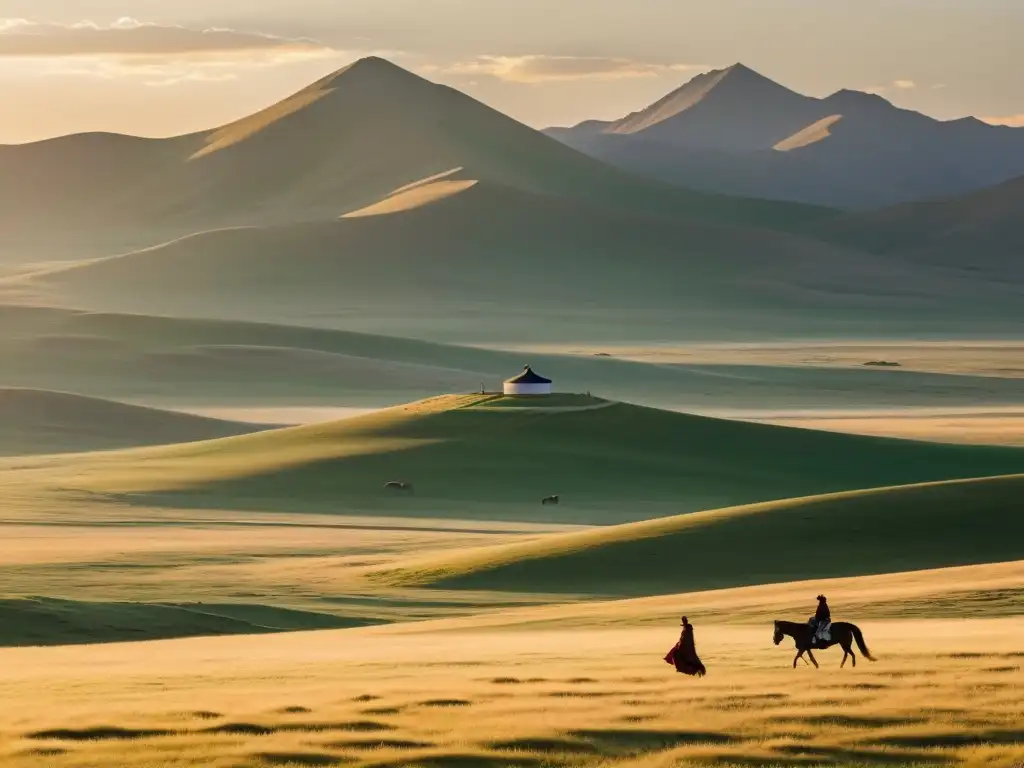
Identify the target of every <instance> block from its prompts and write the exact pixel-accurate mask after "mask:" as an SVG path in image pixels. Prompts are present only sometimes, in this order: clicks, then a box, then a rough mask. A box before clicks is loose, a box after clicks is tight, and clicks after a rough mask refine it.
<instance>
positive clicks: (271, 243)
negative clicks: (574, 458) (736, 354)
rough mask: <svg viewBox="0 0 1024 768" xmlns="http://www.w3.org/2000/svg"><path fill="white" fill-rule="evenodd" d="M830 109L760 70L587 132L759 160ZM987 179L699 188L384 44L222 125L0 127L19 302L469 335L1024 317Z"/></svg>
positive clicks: (611, 333) (0, 180)
mask: <svg viewBox="0 0 1024 768" xmlns="http://www.w3.org/2000/svg"><path fill="white" fill-rule="evenodd" d="M742 93H748V94H752V96H751V100H748V101H747V102H744V101H743V100H742V99H739V98H738V97H737V96H736V95H735V94H742ZM731 94H732V95H731ZM727 97H728V98H727ZM829 101H830V100H823V101H822V102H820V103H822V104H823V103H825V102H829ZM836 101H839V102H843V101H849V102H850V103H856V104H858V105H861V104H862V102H863V105H862V106H863V108H864V109H868V107H867V106H865V105H872V106H871V108H873V109H877V110H879V112H880V113H884V114H888V112H889V111H890V110H891V109H892V108H891V107H889V106H887V105H886V104H885V102H882V101H881V100H880V99H877V98H876V97H868V96H864V95H863V94H861V95H857V94H850V93H846V94H845V95H844V94H837V96H836V97H835V98H834V99H833V100H832V102H831V103H833V105H834V102H836ZM776 103H778V104H779V105H782V106H779V107H778V108H777V109H776V108H773V107H771V105H772V104H776ZM812 103H813V104H819V102H818V100H807V99H805V97H802V96H799V95H798V94H794V93H793V92H791V91H787V90H786V89H784V88H782V87H781V86H777V85H775V84H773V83H771V82H770V81H767V80H765V79H764V78H762V77H760V76H759V75H756V74H755V73H753V72H752V71H750V70H747V69H745V68H737V67H734V68H732V69H730V70H727V71H724V72H720V73H713V74H711V75H707V76H703V77H702V78H698V80H695V81H693V83H691V84H690V85H689V86H687V87H686V88H684V90H683V91H680V92H677V93H676V94H675V95H674V96H673V97H671V98H669V99H667V100H665V101H664V102H663V103H660V104H659V105H656V106H655V107H653V108H652V109H651V110H648V111H646V112H644V113H638V114H637V115H634V116H631V117H630V118H628V119H626V120H624V121H620V122H619V123H616V124H609V125H606V126H604V127H601V126H596V125H591V126H589V127H587V128H586V129H581V130H585V131H589V133H590V135H592V136H596V137H612V138H618V139H624V140H629V141H631V140H633V138H631V137H643V136H644V135H646V134H647V133H648V132H653V133H654V134H655V135H657V136H662V137H663V138H661V139H659V142H660V144H659V146H669V145H670V143H671V142H669V141H668V139H667V138H664V137H668V136H672V135H674V133H675V131H674V129H673V128H672V126H673V125H674V124H675V123H676V122H679V121H683V122H687V123H692V125H693V126H694V128H693V130H694V131H695V133H694V135H698V134H701V132H703V133H702V134H701V135H703V136H704V137H705V138H704V140H705V141H712V140H713V141H715V142H717V149H716V151H718V152H720V153H726V154H733V153H735V152H746V151H755V150H752V149H744V148H750V147H754V146H757V145H758V142H761V143H762V144H763V143H765V142H769V141H775V142H776V144H778V143H779V140H777V137H779V136H792V135H793V134H792V133H790V132H789V129H790V126H791V124H792V125H797V124H806V123H800V121H803V120H810V119H811V118H813V117H814V115H815V114H817V113H812V111H811V110H810V107H811V106H812ZM745 104H746V105H749V104H754V105H755V106H756V105H760V107H759V108H760V109H762V111H764V112H765V113H766V114H771V115H772V120H770V121H765V122H763V123H761V124H758V123H757V121H751V120H749V119H746V118H745V117H744V115H745V113H744V111H743V109H742V107H744V105H745ZM716 105H717V106H716ZM819 111H820V110H819ZM798 113H799V114H798ZM901 114H903V113H901ZM716 116H717V117H716ZM730 116H731V117H730ZM727 117H729V119H730V120H731V121H732V126H733V127H732V128H731V129H730V130H724V129H719V128H718V127H716V126H718V123H717V122H716V121H718V120H723V119H725V118H727ZM798 117H799V120H797V118H798ZM858 119H860V118H858ZM906 120H908V121H911V122H913V121H917V122H920V121H921V120H923V121H925V122H924V123H921V125H925V124H926V123H927V124H928V125H931V122H934V121H928V120H927V118H921V116H917V117H916V118H915V117H913V116H912V115H911V114H910V113H907V116H906ZM794 121H795V122H794ZM842 122H843V121H839V122H837V123H834V124H833V125H832V126H831V127H830V128H827V129H826V128H821V132H822V135H824V136H826V138H824V139H821V140H819V141H813V140H812V139H813V138H814V136H810V135H809V134H807V133H806V132H805V134H804V137H803V138H802V139H800V140H799V141H798V140H797V139H783V141H787V140H788V144H787V146H788V147H789V148H790V151H788V152H782V151H781V150H772V151H773V152H776V154H779V155H780V156H781V155H788V154H794V156H795V155H796V154H802V153H804V152H806V151H816V147H818V146H820V147H821V148H823V149H827V148H828V147H830V146H832V144H831V143H830V139H828V138H827V136H828V132H829V131H832V130H836V131H838V128H837V126H839V125H842ZM850 124H851V125H853V124H855V121H854V120H852V119H851V120H850ZM908 125H909V123H908ZM979 126H980V124H979ZM908 130H909V129H908ZM922 130H924V129H922ZM961 130H963V131H964V132H966V133H969V132H970V131H972V130H974V128H972V127H971V126H970V125H966V126H961ZM977 130H983V131H988V130H989V128H988V127H985V126H980V127H978V128H977ZM992 130H993V131H995V133H993V134H992V135H998V136H1004V135H1005V136H1016V135H1018V134H1016V133H1013V132H1010V133H1006V132H1003V131H999V130H997V129H992ZM911 133H913V131H911ZM837 135H838V132H837ZM922 135H923V134H922ZM986 135H987V134H986ZM640 140H643V139H642V138H641V139H640ZM800 142H802V143H803V144H805V145H806V146H803V147H796V144H798V143H800ZM684 145H685V143H684V144H681V145H680V146H684ZM992 151H993V152H995V149H992ZM839 155H843V153H842V152H839ZM851 162H852V161H851ZM837 178H838V177H837ZM836 183H837V184H838V183H839V181H836ZM980 194H982V195H983V197H984V199H983V201H982V202H980V203H979V202H978V201H977V200H976V199H975V198H973V197H966V198H964V199H962V200H951V201H947V202H945V203H943V204H942V207H941V208H940V209H935V208H933V207H927V206H920V205H915V206H909V207H904V208H895V209H892V210H890V211H882V212H871V213H861V214H858V213H849V212H847V213H844V212H841V211H838V210H835V209H832V208H828V207H825V206H820V205H809V204H803V203H794V202H785V201H771V200H765V199H758V198H756V197H741V196H727V195H723V194H718V193H711V192H706V191H694V190H691V189H688V188H684V187H681V186H677V185H673V184H669V183H666V182H665V181H659V180H656V179H650V178H648V177H645V176H643V175H642V174H633V173H630V172H627V171H624V170H621V169H617V168H614V167H612V166H611V165H608V164H606V163H603V162H601V161H599V160H597V159H594V158H591V157H588V156H587V155H586V154H584V153H581V152H579V151H577V150H575V149H572V148H571V147H568V146H566V145H565V144H563V143H560V142H559V141H556V140H555V139H553V138H551V137H549V136H545V135H544V134H543V133H541V132H538V131H535V130H533V129H531V128H529V127H527V126H525V125H522V124H521V123H518V122H516V121H515V120H513V119H511V118H509V117H506V116H505V115H503V114H501V113H499V112H497V111H495V110H493V109H491V108H489V107H487V106H485V105H483V104H481V103H480V102H478V101H475V100H474V99H472V98H470V97H468V96H466V95H464V94H462V93H460V92H458V91H456V90H454V89H451V88H448V87H445V86H439V85H436V84H434V83H431V82H429V81H427V80H425V79H423V78H421V77H418V76H416V75H414V74H412V73H410V72H408V71H405V70H403V69H401V68H400V67H397V66H396V65H394V64H392V63H390V62H387V61H385V60H383V59H379V58H369V59H363V60H360V61H359V62H356V63H355V64H353V65H351V66H349V67H347V68H345V69H342V70H340V71H338V72H336V73H334V74H332V75H330V76H328V77H325V78H323V79H321V80H319V81H318V82H316V83H314V84H312V85H311V86H309V87H308V88H305V89H303V90H302V91H300V92H298V93H296V94H294V95H292V96H291V97H289V98H287V99H285V100H283V101H281V102H279V103H276V104H274V105H272V106H270V107H268V108H267V109H264V110H262V111H260V112H258V113H256V114H254V115H251V116H248V117H245V118H242V119H240V120H237V121H235V122H233V123H231V124H228V125H225V126H222V127H219V128H216V129H213V130H210V131H205V132H201V133H197V134H192V135H188V136H180V137H175V138H169V139H140V138H136V137H129V136H120V135H113V134H89V135H78V136H68V137H64V138H61V139H55V140H51V141H46V142H40V143H37V144H30V145H19V146H5V147H0V202H3V206H0V227H2V232H3V235H2V236H0V266H2V262H4V261H6V263H7V266H6V267H5V270H6V273H7V274H6V276H5V277H0V302H4V301H6V302H8V303H12V302H17V303H30V304H36V305H53V306H65V307H76V308H82V309H94V310H102V311H108V312H129V313H142V314H147V313H158V314H162V315H167V316H177V317H207V318H222V319H233V320H249V321H253V320H255V321H261V322H263V321H272V322H279V323H287V324H293V325H306V326H318V327H331V328H344V329H350V330H360V331H368V332H374V333H388V334H392V335H399V336H401V335H413V336H418V337H423V338H435V339H439V340H455V341H493V340H496V339H499V340H500V339H505V340H520V341H522V340H527V339H534V340H542V339H543V340H549V341H550V340H552V339H553V338H554V336H564V337H566V338H573V339H576V340H580V339H583V338H589V339H604V340H606V341H607V340H612V339H619V340H628V339H635V338H651V337H652V334H653V335H654V336H658V335H661V334H664V333H665V330H666V329H671V333H672V335H673V336H674V337H677V338H690V339H705V338H735V337H743V338H747V337H751V336H753V337H758V338H760V337H765V336H774V337H779V336H788V337H792V336H794V335H796V336H806V335H807V334H808V333H809V332H813V334H817V335H827V336H844V335H857V336H885V335H910V336H917V335H922V334H930V333H956V334H965V333H966V334H972V333H983V334H991V333H994V332H1000V333H1002V332H1012V331H1013V330H1014V329H1015V328H1018V327H1020V325H1021V324H1022V323H1024V301H1021V298H1022V296H1021V294H1022V293H1024V275H1021V269H1020V266H1019V264H1020V260H1019V259H1018V258H1016V256H1015V253H1016V252H1015V250H1014V249H1015V247H1016V245H1015V244H1016V243H1018V242H1020V236H1021V235H1020V233H1021V231H1022V225H1021V223H1020V222H1021V218H1020V217H1019V216H1018V215H1016V214H1017V211H1019V209H1020V202H1019V201H1020V200H1021V189H1020V183H1010V184H1007V185H1005V186H1004V187H999V188H994V189H991V190H989V191H987V192H985V193H980ZM979 211H980V213H979ZM936 221H940V222H941V225H942V228H941V229H939V228H937V226H936V223H935V222H936ZM942 232H947V233H953V234H952V235H950V236H949V237H947V236H944V235H942ZM813 334H812V335H813Z"/></svg>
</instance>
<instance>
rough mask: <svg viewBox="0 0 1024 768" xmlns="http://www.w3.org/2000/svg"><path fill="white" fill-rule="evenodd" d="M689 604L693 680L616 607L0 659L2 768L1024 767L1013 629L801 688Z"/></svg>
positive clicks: (810, 680) (879, 635)
mask: <svg viewBox="0 0 1024 768" xmlns="http://www.w3.org/2000/svg"><path fill="white" fill-rule="evenodd" d="M960 576H961V580H963V574H960ZM809 594H810V593H809ZM856 594H857V585H856V583H855V582H850V583H849V584H848V588H847V593H846V595H844V596H847V597H850V598H851V599H852V598H854V597H855V595H856ZM871 595H872V589H871V588H870V587H869V588H868V589H867V590H866V591H865V592H864V593H863V596H864V597H865V598H867V597H870V596H871ZM750 599H753V601H754V602H755V603H756V602H757V600H758V598H757V597H756V595H751V596H750ZM693 605H694V603H693V602H690V601H684V600H679V602H678V603H677V604H676V606H674V607H675V608H676V611H675V612H676V613H678V611H679V610H687V611H689V613H690V615H691V617H692V618H693V620H694V621H695V622H697V641H698V649H699V650H700V652H701V654H702V657H703V659H704V661H705V663H706V664H707V666H708V668H709V674H708V676H707V677H706V678H704V679H701V680H695V679H691V678H684V677H683V676H680V675H677V674H675V673H674V672H673V671H672V670H671V668H669V667H668V666H667V665H666V664H664V663H663V662H662V660H661V657H662V656H663V655H664V653H665V651H666V650H667V649H668V647H669V646H670V645H671V644H672V642H674V640H675V636H676V627H675V626H674V624H675V622H672V621H670V620H667V621H665V623H664V624H662V625H659V626H657V627H653V626H646V627H645V626H643V624H642V623H638V622H637V618H636V616H635V615H631V613H630V611H631V606H632V603H607V604H604V605H602V606H601V607H600V608H599V609H597V608H596V607H593V606H592V607H591V609H592V610H595V613H594V615H593V616H592V619H601V621H602V622H603V623H600V622H599V623H594V621H584V622H580V621H579V620H578V619H577V618H575V617H574V616H573V611H572V609H565V610H561V609H557V608H541V609H532V610H529V611H518V612H516V614H517V616H516V617H515V618H513V617H512V616H511V615H510V616H509V617H508V618H509V619H510V621H509V622H507V623H504V624H503V623H502V622H498V623H493V622H492V621H491V620H488V619H473V618H464V619H457V620H444V621H433V622H424V623H416V624H406V625H402V626H397V627H389V628H371V629H357V630H346V631H343V632H333V631H332V632H316V633H302V634H292V635H282V636H272V637H256V638H241V639H240V638H218V639H199V640H187V641H171V642H156V643H144V644H133V645H118V646H115V645H107V646H93V647H81V648H55V649H20V650H5V651H2V652H0V664H2V665H3V668H4V670H5V672H4V677H5V680H4V692H5V697H4V701H3V703H2V704H0V733H2V734H3V735H2V737H0V755H2V756H3V764H4V765H5V766H8V765H9V766H12V768H28V767H29V766H32V767H33V768H35V767H36V766H48V767H49V766H55V767H57V768H60V767H65V766H66V767H67V768H87V767H88V768H107V767H108V766H122V765H126V764H129V762H128V761H130V764H131V765H133V766H140V767H146V768H148V767H152V768H157V766H159V767H160V768H165V767H170V766H195V765H204V766H216V767H223V768H229V767H230V768H238V767H241V766H253V767H254V768H256V767H257V766H269V765H295V766H301V765H333V764H342V763H351V764H353V765H359V766H371V765H372V766H382V765H388V766H392V765H393V766H399V765H420V766H431V767H432V768H437V767H441V766H443V767H449V766H463V767H464V766H488V765H499V766H506V765H517V766H539V765H566V766H590V765H593V766H623V767H625V766H644V768H657V767H660V766H670V765H671V766H689V765H720V766H721V765H736V766H741V765H787V766H788V765H801V766H802V765H843V766H846V765H867V764H872V765H878V764H884V765H907V766H909V765H926V764H940V763H960V764H966V765H971V766H986V767H987V766H991V767H992V768H995V767H996V766H1000V767H1003V766H1009V765H1012V764H1013V763H1014V762H1015V761H1020V760H1021V759H1024V744H1022V743H1021V742H1022V740H1024V731H1022V730H1021V724H1020V722H1019V713H1020V711H1021V707H1022V705H1024V690H1022V688H1021V684H1020V681H1021V674H1020V669H1021V665H1022V663H1024V645H1022V641H1021V631H1022V629H1024V620H1021V619H1020V618H1010V619H1002V620H973V621H967V620H954V621H936V620H928V619H920V620H915V621H867V622H863V621H862V622H861V625H862V626H863V628H864V631H865V634H866V636H867V640H868V642H869V644H870V645H871V647H872V650H873V651H874V653H875V655H876V656H878V658H879V661H878V662H877V663H875V664H868V663H863V662H862V663H861V664H860V665H858V667H857V668H856V669H850V668H847V669H845V670H842V671H840V670H839V669H838V655H837V654H836V653H828V652H824V653H821V654H819V657H820V659H821V661H822V668H821V669H820V670H818V671H815V670H813V669H811V668H809V667H803V666H801V667H800V668H798V669H797V670H795V671H794V670H792V669H791V668H790V667H789V661H790V659H791V656H792V652H791V650H790V649H789V648H788V647H783V648H775V647H773V646H772V645H771V643H770V634H771V626H770V623H767V624H766V625H765V626H751V627H745V626H739V625H735V624H725V623H714V622H708V621H706V620H702V618H701V615H700V614H695V612H694V611H692V610H690V608H691V607H692V606H693ZM664 607H665V608H667V607H668V606H667V605H665V606H664ZM531 616H532V617H534V618H542V617H544V616H547V617H548V620H549V621H551V622H557V623H549V624H547V625H537V626H534V625H531ZM493 618H494V617H492V619H493ZM513 628H515V629H517V631H509V630H511V629H513Z"/></svg>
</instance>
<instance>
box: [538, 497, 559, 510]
mask: <svg viewBox="0 0 1024 768" xmlns="http://www.w3.org/2000/svg"><path fill="white" fill-rule="evenodd" d="M558 501H559V500H558V497H557V496H545V497H544V498H543V499H541V500H540V503H541V505H543V506H545V507H546V506H547V505H548V504H557V503H558Z"/></svg>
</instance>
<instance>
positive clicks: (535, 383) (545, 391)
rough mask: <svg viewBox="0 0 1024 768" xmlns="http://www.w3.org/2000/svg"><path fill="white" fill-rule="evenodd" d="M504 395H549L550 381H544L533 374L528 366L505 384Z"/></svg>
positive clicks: (541, 377)
mask: <svg viewBox="0 0 1024 768" xmlns="http://www.w3.org/2000/svg"><path fill="white" fill-rule="evenodd" d="M505 394H506V395H550V394H551V379H545V378H544V377H543V376H538V375H537V374H536V373H534V372H533V369H532V368H530V366H526V367H525V368H523V372H522V373H520V374H519V375H518V376H516V377H514V378H511V379H509V380H508V381H506V382H505Z"/></svg>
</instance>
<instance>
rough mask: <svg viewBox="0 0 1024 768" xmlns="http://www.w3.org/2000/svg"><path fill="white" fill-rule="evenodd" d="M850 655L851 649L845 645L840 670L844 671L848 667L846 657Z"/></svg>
mask: <svg viewBox="0 0 1024 768" xmlns="http://www.w3.org/2000/svg"><path fill="white" fill-rule="evenodd" d="M849 655H850V649H849V648H847V647H846V646H845V645H844V646H843V660H842V661H841V662H839V668H840V669H842V668H843V667H845V666H846V657H847V656H849Z"/></svg>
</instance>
